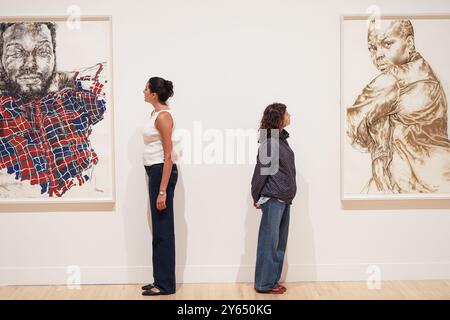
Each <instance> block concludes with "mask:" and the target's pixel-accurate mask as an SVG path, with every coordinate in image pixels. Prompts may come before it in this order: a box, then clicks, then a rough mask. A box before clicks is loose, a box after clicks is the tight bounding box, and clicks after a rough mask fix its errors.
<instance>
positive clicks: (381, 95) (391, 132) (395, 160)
mask: <svg viewBox="0 0 450 320" xmlns="http://www.w3.org/2000/svg"><path fill="white" fill-rule="evenodd" d="M367 41H368V49H369V52H370V56H371V58H372V61H373V64H374V65H375V67H376V68H377V69H378V70H379V71H380V73H379V75H378V76H376V77H375V78H374V79H373V80H372V81H371V82H370V83H369V84H368V85H367V86H366V87H365V88H364V89H363V90H362V92H361V94H360V95H359V96H358V97H357V99H356V101H355V102H354V104H353V106H352V107H350V108H348V109H347V134H348V136H349V137H350V139H351V141H352V145H353V146H354V147H355V148H358V149H359V150H361V151H363V152H369V153H370V155H371V160H372V176H371V177H370V178H369V181H368V183H367V185H366V186H361V189H362V190H361V192H362V193H379V192H381V193H430V192H439V191H442V190H447V191H448V190H449V187H450V141H449V138H448V133H447V99H446V96H445V93H444V91H443V88H442V86H441V83H440V82H439V79H438V78H437V76H436V75H435V73H434V72H433V70H432V68H431V66H430V65H429V64H428V63H427V61H426V60H425V59H424V58H423V57H422V56H421V55H420V53H419V52H418V51H416V48H415V42H414V30H413V26H412V23H411V21H409V20H372V21H371V22H370V24H369V29H368V37H367Z"/></svg>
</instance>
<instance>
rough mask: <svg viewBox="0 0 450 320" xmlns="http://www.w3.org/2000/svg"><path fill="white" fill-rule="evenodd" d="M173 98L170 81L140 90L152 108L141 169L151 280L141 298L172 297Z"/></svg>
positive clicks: (155, 79) (155, 82)
mask: <svg viewBox="0 0 450 320" xmlns="http://www.w3.org/2000/svg"><path fill="white" fill-rule="evenodd" d="M172 95H173V85H172V82H171V81H168V80H164V79H163V78H159V77H153V78H150V80H149V81H148V82H147V83H146V85H145V89H144V99H145V102H148V103H150V104H151V105H152V106H153V112H152V114H151V117H150V121H149V123H147V124H146V127H145V128H144V130H143V138H144V144H145V147H144V153H143V157H144V165H145V170H146V172H147V175H148V181H149V183H148V192H149V198H150V209H151V215H152V234H153V241H152V248H153V257H152V260H153V280H154V282H153V283H152V284H148V285H146V286H143V287H142V290H144V292H143V293H142V294H143V295H145V296H155V295H163V294H173V293H175V286H176V280H175V230H174V229H175V228H174V213H173V198H174V192H175V186H176V183H177V179H178V168H177V165H176V161H177V160H178V154H177V153H176V152H175V151H174V150H175V148H174V145H177V144H178V141H174V140H173V139H172V132H173V130H174V119H173V117H172V110H171V109H170V108H169V106H168V105H167V99H169V98H170V97H171V96H172Z"/></svg>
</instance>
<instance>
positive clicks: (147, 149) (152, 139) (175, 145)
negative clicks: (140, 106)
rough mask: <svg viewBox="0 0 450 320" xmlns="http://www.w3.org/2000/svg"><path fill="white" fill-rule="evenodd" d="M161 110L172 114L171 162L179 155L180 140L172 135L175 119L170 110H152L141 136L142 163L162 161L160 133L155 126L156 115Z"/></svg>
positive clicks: (147, 164) (149, 163) (162, 151)
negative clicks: (142, 144)
mask: <svg viewBox="0 0 450 320" xmlns="http://www.w3.org/2000/svg"><path fill="white" fill-rule="evenodd" d="M161 112H169V113H170V114H171V115H172V119H173V128H172V161H173V163H177V162H178V159H179V156H180V154H179V153H180V151H179V147H180V140H179V139H177V138H175V137H174V131H175V119H174V117H173V114H172V110H170V109H164V110H160V111H158V112H154V113H153V114H152V116H151V118H150V124H149V125H146V126H145V127H144V130H143V138H144V153H143V156H144V165H145V166H151V165H153V164H157V163H163V162H164V149H163V146H162V142H161V135H160V134H159V131H158V129H157V128H156V126H155V121H156V118H157V117H158V115H159V114H160V113H161Z"/></svg>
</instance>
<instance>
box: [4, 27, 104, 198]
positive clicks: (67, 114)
mask: <svg viewBox="0 0 450 320" xmlns="http://www.w3.org/2000/svg"><path fill="white" fill-rule="evenodd" d="M103 68H104V65H103V64H98V65H96V66H94V67H92V68H87V69H84V70H81V71H78V72H60V71H57V68H56V25H55V24H54V23H52V22H17V23H0V76H1V79H0V170H2V173H3V175H4V174H6V173H7V174H8V175H9V176H12V177H14V180H13V181H12V182H11V180H7V181H8V182H2V183H1V184H0V194H1V196H2V197H7V196H8V194H13V193H14V192H16V193H17V192H20V190H21V189H20V185H19V183H22V182H23V183H25V182H26V183H29V184H30V185H37V186H39V187H40V193H41V194H42V195H46V196H50V197H61V196H63V195H64V194H65V193H66V192H67V191H68V190H69V189H70V188H72V187H73V186H81V185H83V184H84V183H85V182H86V181H87V180H89V179H90V178H91V177H90V175H89V174H87V170H89V169H91V168H93V166H94V165H96V164H97V163H98V162H99V159H98V156H97V154H96V153H95V151H94V150H93V148H92V147H91V143H90V135H91V133H92V130H93V126H94V125H96V124H97V123H98V122H99V121H101V120H102V119H103V117H104V112H105V110H106V100H105V97H104V94H103V90H102V87H103V85H104V84H103V83H101V81H100V80H99V79H100V73H101V72H102V70H103Z"/></svg>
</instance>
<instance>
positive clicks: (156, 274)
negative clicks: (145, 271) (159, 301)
mask: <svg viewBox="0 0 450 320" xmlns="http://www.w3.org/2000/svg"><path fill="white" fill-rule="evenodd" d="M163 165H164V164H163V163H158V164H154V165H151V166H145V171H146V172H147V175H148V178H149V179H148V192H149V197H150V210H151V213H152V231H153V241H152V247H153V280H154V281H155V285H156V286H157V287H158V288H160V289H161V290H162V291H164V292H166V293H174V292H175V290H176V280H175V230H174V215H173V197H174V192H175V186H176V184H177V180H178V169H177V166H176V165H175V164H173V167H172V172H171V174H170V179H169V183H168V185H167V190H166V192H167V196H166V206H167V208H166V209H164V210H161V211H160V210H158V209H157V208H156V199H157V198H158V194H159V187H160V184H161V178H162V171H163Z"/></svg>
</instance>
